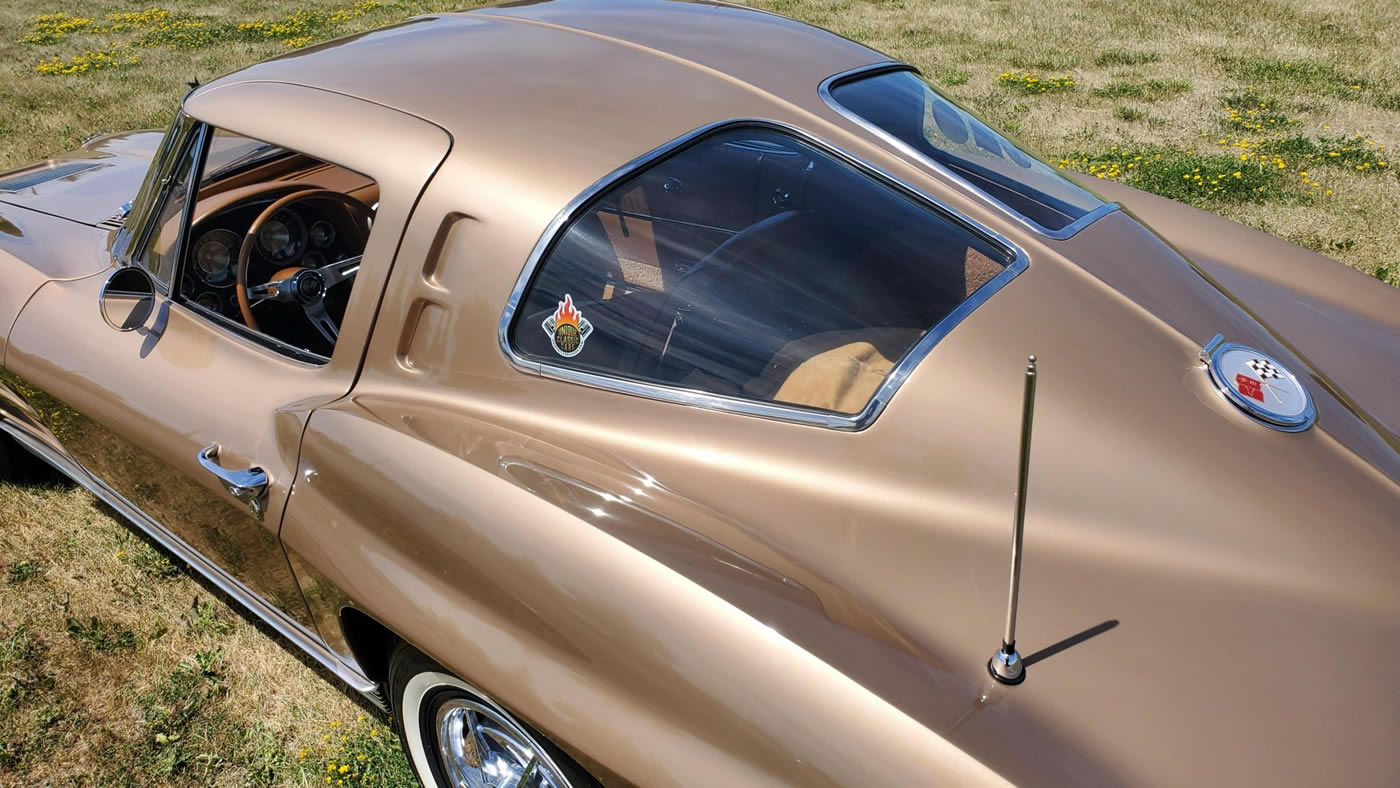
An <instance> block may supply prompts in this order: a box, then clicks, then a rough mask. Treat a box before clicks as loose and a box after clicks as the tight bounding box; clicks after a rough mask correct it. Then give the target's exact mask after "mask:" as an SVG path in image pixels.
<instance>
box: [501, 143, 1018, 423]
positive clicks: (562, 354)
mask: <svg viewBox="0 0 1400 788" xmlns="http://www.w3.org/2000/svg"><path fill="white" fill-rule="evenodd" d="M1010 260H1011V257H1010V256H1009V255H1008V254H1007V253H1006V251H1004V250H1003V249H1002V248H1001V247H999V246H997V245H995V244H993V243H992V242H990V241H989V240H987V239H986V238H984V237H982V236H981V235H979V234H977V233H974V232H973V231H971V230H969V229H968V228H967V227H965V226H964V225H962V224H961V223H959V222H958V221H955V220H954V219H952V218H950V217H948V216H946V215H944V214H943V213H940V212H939V211H937V210H934V209H933V208H932V207H930V206H929V205H928V204H925V203H923V202H920V201H916V200H914V199H912V198H910V197H909V196H906V195H905V194H904V193H902V192H899V191H896V190H894V189H892V188H890V187H889V186H886V185H885V184H884V183H882V182H880V181H877V180H875V179H874V178H872V177H871V176H870V175H868V174H866V173H865V172H864V171H861V170H858V169H856V168H855V167H853V166H851V165H848V164H846V163H845V162H843V161H840V160H838V159H836V158H835V157H833V156H831V155H829V154H827V153H825V152H823V151H821V150H818V149H817V148H815V147H813V146H811V145H808V144H807V143H804V142H802V141H799V140H797V139H795V138H793V137H791V136H788V135H786V134H784V133H781V132H778V131H774V130H769V129H765V128H744V129H734V130H729V131H725V132H722V133H719V134H716V135H713V136H710V137H706V138H703V139H702V140H701V141H699V142H696V143H693V144H691V145H690V146H689V147H687V148H685V149H683V150H682V151H680V152H679V153H675V154H673V155H671V156H670V157H668V158H666V159H664V160H662V161H660V162H659V163H655V164H652V165H651V166H649V167H648V168H647V169H646V170H644V171H643V172H641V173H639V174H636V175H633V176H631V177H629V178H627V179H625V180H624V181H622V182H621V183H619V184H617V185H616V186H614V187H612V188H611V189H608V190H607V191H605V192H603V193H602V194H601V195H600V196H599V197H598V198H596V199H595V200H594V201H593V202H592V203H591V204H590V205H589V206H588V207H587V208H586V209H584V210H583V211H582V212H581V213H579V214H578V215H577V216H576V218H574V219H573V220H572V221H571V222H570V223H569V224H568V225H567V228H566V229H565V230H564V232H563V233H562V234H561V235H560V236H558V239H557V241H556V242H555V243H554V244H553V245H552V247H551V248H550V249H549V251H548V252H547V253H546V255H545V256H544V258H543V259H542V261H541V263H540V264H539V266H538V267H537V270H536V272H535V275H534V277H533V280H532V281H531V283H530V285H529V287H528V288H527V289H526V291H525V293H524V295H523V297H522V301H521V304H520V306H519V308H518V309H517V311H516V318H515V319H514V321H513V324H512V326H511V330H510V341H511V344H512V347H513V348H514V349H515V350H516V352H518V353H519V354H521V355H523V356H525V357H527V358H529V359H532V360H538V361H542V362H547V363H550V364H552V365H556V366H561V367H568V368H574V369H578V370H581V371H586V372H592V373H597V374H601V375H606V376H609V377H620V378H626V379H630V380H636V381H642V382H645V383H649V384H654V385H659V386H666V387H674V388H676V389H687V390H695V391H702V392H706V393H710V394H720V395H725V396H730V397H738V398H743V399H749V400H756V401H761V402H769V403H780V404H784V405H792V406H797V407H802V408H811V409H815V410H821V411H831V412H836V413H841V414H855V413H859V412H861V411H862V410H863V409H864V408H866V406H867V405H868V404H869V402H870V401H871V398H872V396H873V395H874V394H875V393H876V391H877V389H879V387H880V386H881V384H882V383H883V382H884V380H885V379H886V377H887V376H888V375H889V374H890V372H891V370H893V369H894V368H895V366H896V365H897V364H898V363H899V361H900V360H901V359H902V358H903V357H904V356H905V354H907V353H908V352H909V351H910V350H911V349H912V348H913V347H914V346H915V345H916V344H917V343H918V342H919V340H920V339H921V338H922V337H923V336H924V335H925V334H926V333H927V332H928V331H929V330H930V329H931V328H933V327H934V326H935V325H937V324H938V323H939V322H940V321H941V320H943V319H944V318H945V317H948V316H949V315H950V313H952V312H953V310H955V309H956V308H957V307H958V306H959V305H961V304H962V303H963V302H964V301H966V300H967V299H968V298H969V297H970V296H972V294H973V293H974V292H976V291H977V290H978V289H979V288H981V287H982V286H984V285H986V284H987V283H988V282H989V281H990V280H992V279H993V278H994V277H996V276H997V274H999V273H1001V272H1002V270H1003V269H1004V268H1005V267H1006V266H1007V265H1008V264H1009V262H1010Z"/></svg>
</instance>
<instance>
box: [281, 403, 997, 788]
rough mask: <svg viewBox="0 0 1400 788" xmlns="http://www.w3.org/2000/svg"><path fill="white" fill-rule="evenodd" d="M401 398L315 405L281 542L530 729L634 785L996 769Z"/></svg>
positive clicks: (897, 776) (889, 779)
mask: <svg viewBox="0 0 1400 788" xmlns="http://www.w3.org/2000/svg"><path fill="white" fill-rule="evenodd" d="M414 410H415V409H414V408H408V409H405V408H404V407H403V405H402V403H394V402H389V401H374V400H364V399H361V400H359V401H354V400H352V401H346V402H344V403H341V404H339V405H336V406H333V407H331V408H328V409H322V410H319V411H317V412H316V413H315V414H314V416H313V417H312V420H311V423H310V425H309V428H308V430H307V434H306V438H305V440H304V443H303V452H302V467H301V470H300V473H299V474H298V482H297V484H296V487H295V489H294V492H293V500H292V503H291V505H290V506H289V510H288V515H287V519H286V521H285V522H284V525H283V532H282V533H283V539H284V541H285V543H286V544H287V546H288V548H289V549H290V550H291V551H293V552H294V553H295V554H296V555H297V556H298V557H299V559H300V560H302V561H304V562H306V563H309V564H311V565H313V566H315V567H316V568H317V570H318V571H319V573H320V574H321V575H322V577H323V578H324V582H327V583H329V584H332V585H333V586H335V587H337V588H338V589H339V590H340V591H341V592H343V593H344V595H345V596H346V597H348V598H350V599H352V600H355V602H356V605H357V606H358V607H360V608H362V609H363V610H364V611H365V612H367V613H368V614H370V615H372V616H373V617H374V618H376V619H377V620H378V621H380V622H382V623H384V624H385V625H386V626H388V627H389V628H390V629H392V630H394V631H395V632H396V633H398V634H400V635H401V636H402V637H404V638H406V639H407V640H408V641H409V642H411V643H413V644H414V645H415V646H417V647H418V648H420V649H421V650H423V651H425V652H426V653H428V654H429V655H430V656H432V657H434V658H435V659H437V660H439V661H440V662H442V663H443V664H445V665H446V666H447V667H449V668H450V669H452V670H453V671H455V672H457V673H458V674H460V675H461V676H462V677H463V678H465V679H467V680H468V681H470V682H473V683H475V684H476V685H477V686H480V687H482V688H484V689H486V690H487V691H488V692H489V693H491V694H492V695H494V696H495V697H497V698H498V699H500V700H501V701H502V702H504V703H506V704H507V705H508V706H510V707H511V708H513V709H514V710H516V711H517V712H518V713H520V714H522V715H523V716H525V717H526V718H527V719H529V720H531V721H532V722H533V723H534V724H535V725H537V726H538V727H540V728H541V729H543V730H545V731H548V732H550V733H551V734H552V735H554V736H556V737H558V738H559V740H560V741H562V742H565V743H567V744H568V745H569V746H571V747H573V748H575V749H576V750H579V751H581V752H583V753H585V754H586V755H587V756H588V758H590V759H593V760H596V761H598V762H600V763H602V764H603V765H604V766H605V767H606V768H607V769H609V770H611V771H613V772H615V773H617V774H618V775H620V776H621V777H622V778H623V779H625V780H627V781H630V782H633V783H636V784H640V785H680V784H687V785H755V786H756V785H786V784H803V785H859V784H889V785H916V784H930V783H948V784H958V785H972V784H987V783H993V784H994V783H999V782H1000V780H999V778H997V777H996V776H995V775H994V774H992V773H991V772H990V771H988V770H986V769H985V768H984V767H982V766H981V765H980V764H978V763H977V762H976V761H974V760H972V759H971V758H970V757H969V756H967V755H966V754H964V753H962V752H961V751H959V750H957V749H956V748H955V747H953V746H952V745H951V744H949V743H948V742H947V741H945V740H943V739H942V738H940V737H939V736H937V735H936V734H934V733H932V732H931V731H929V730H928V729H927V728H925V727H923V726H922V725H920V724H918V723H916V722H915V721H913V720H912V719H910V718H909V717H907V716H905V715H904V714H902V713H901V712H899V711H898V710H896V709H895V708H893V707H892V706H890V705H888V704H887V703H885V702H883V701H882V700H880V699H879V698H878V697H876V696H875V695H873V694H872V693H870V692H869V691H867V690H866V689H864V688H863V687H861V686H860V685H858V684H856V683H855V682H854V681H852V680H851V679H849V678H847V677H845V676H844V675H842V674H841V673H840V672H838V671H837V670H835V669H833V668H832V667H830V666H829V665H827V664H825V663H824V662H823V661H821V660H819V659H817V658H816V657H815V656H813V655H811V654H809V653H807V652H806V651H804V650H802V649H801V648H799V647H797V646H796V645H794V644H793V643H792V642H791V641H789V640H787V639H786V638H784V637H783V636H781V635H779V634H778V633H777V632H776V631H775V630H773V629H770V628H769V627H767V626H765V625H764V624H763V623H761V622H759V621H758V620H755V619H754V618H752V617H750V616H749V615H747V614H745V613H744V612H741V611H740V610H739V609H737V608H735V607H733V606H731V605H730V604H728V603H727V602H725V601H724V600H722V599H720V598H719V597H718V596H716V595H714V594H711V593H709V592H708V591H706V590H705V589H704V588H701V587H700V586H698V585H697V584H695V583H693V582H691V581H690V580H688V579H686V578H685V577H683V576H682V575H681V574H679V573H677V572H675V571H672V570H671V569H670V568H668V567H667V566H665V565H663V564H662V563H660V562H658V561H656V560H653V559H652V558H650V557H648V556H647V555H645V554H643V553H642V552H640V551H638V550H637V549H634V548H633V547H631V546H629V545H628V544H626V543H625V542H623V541H621V540H619V539H617V538H614V537H613V536H612V535H610V534H609V533H608V532H607V531H606V530H605V529H603V528H599V527H597V526H596V525H595V524H594V523H591V522H587V521H585V520H582V519H580V518H579V517H576V516H574V515H573V514H571V513H570V512H568V511H566V510H565V509H564V508H562V507H560V506H558V505H556V504H555V503H554V502H552V501H550V500H547V498H546V497H544V496H541V495H539V494H538V493H537V491H536V490H533V489H531V488H530V486H529V484H528V482H527V483H521V482H520V479H528V478H529V477H517V479H516V480H514V481H512V480H510V479H509V478H508V476H509V473H510V471H511V469H512V466H511V465H510V464H509V463H496V467H495V468H494V469H493V468H491V467H490V466H489V465H488V466H486V467H483V464H480V463H478V462H474V461H472V460H469V459H466V458H464V457H463V456H459V454H458V453H457V452H453V451H446V450H444V449H442V448H440V447H438V446H434V445H433V444H432V443H431V442H428V441H425V440H423V439H422V438H421V437H420V436H419V435H416V434H415V426H416V423H417V425H421V423H422V422H421V417H422V415H423V413H422V411H419V412H418V414H417V415H416V414H415V413H414ZM379 414H385V415H388V414H392V415H391V416H389V417H388V418H386V417H385V416H382V415H379ZM470 433H471V430H470V429H469V428H468V429H466V430H462V431H461V432H459V433H457V435H458V436H461V437H463V438H466V440H467V442H466V443H463V444H460V445H459V448H460V450H461V452H463V453H467V454H469V455H472V456H473V459H477V458H480V457H481V456H484V455H491V456H493V457H499V456H501V454H502V452H501V451H499V449H503V448H506V447H505V446H503V445H501V444H500V443H497V442H495V441H492V440H491V436H490V433H489V431H483V432H481V433H478V436H479V437H480V438H482V443H480V444H477V445H473V443H472V442H471V440H470V438H469V437H468V436H469V435H470ZM522 440H524V442H525V443H526V444H528V439H523V438H522ZM526 451H528V448H527V449H526ZM838 721H839V722H838ZM853 731H859V732H861V735H852V732H853ZM875 732H878V733H875ZM871 734H874V735H871Z"/></svg>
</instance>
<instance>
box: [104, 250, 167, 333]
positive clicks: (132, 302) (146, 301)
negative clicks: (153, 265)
mask: <svg viewBox="0 0 1400 788" xmlns="http://www.w3.org/2000/svg"><path fill="white" fill-rule="evenodd" d="M101 302H102V319H103V320H105V321H107V325H109V326H111V327H112V328H115V329H116V330H118V331H135V330H136V329H138V328H140V327H141V326H144V325H146V321H147V320H149V319H150V317H151V312H153V311H155V307H156V282H155V280H154V279H152V278H151V275H150V274H149V273H147V272H146V269H144V268H135V267H132V266H128V267H126V268H118V269H117V270H116V271H115V272H114V273H113V274H112V276H111V277H109V278H108V279H107V284H105V285H103V286H102V296H101Z"/></svg>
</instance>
